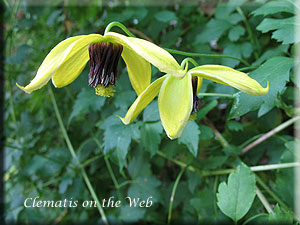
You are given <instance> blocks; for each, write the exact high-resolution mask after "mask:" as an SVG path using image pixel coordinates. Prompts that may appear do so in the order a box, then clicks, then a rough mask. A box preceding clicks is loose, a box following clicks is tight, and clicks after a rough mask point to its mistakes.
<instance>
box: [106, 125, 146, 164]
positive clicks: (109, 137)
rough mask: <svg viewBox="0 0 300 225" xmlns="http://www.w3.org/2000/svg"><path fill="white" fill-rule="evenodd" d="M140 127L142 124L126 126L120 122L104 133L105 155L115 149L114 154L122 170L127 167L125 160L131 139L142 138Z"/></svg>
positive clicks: (107, 128)
mask: <svg viewBox="0 0 300 225" xmlns="http://www.w3.org/2000/svg"><path fill="white" fill-rule="evenodd" d="M139 126H140V123H134V124H129V125H124V124H121V122H120V124H114V125H112V126H108V127H106V129H105V131H104V154H107V153H108V152H109V151H111V150H113V149H115V152H114V154H116V156H117V158H118V161H119V167H120V170H121V169H122V168H123V166H124V165H126V161H125V159H126V156H127V153H128V148H129V145H130V143H131V139H138V138H140V130H139ZM101 128H103V127H101Z"/></svg>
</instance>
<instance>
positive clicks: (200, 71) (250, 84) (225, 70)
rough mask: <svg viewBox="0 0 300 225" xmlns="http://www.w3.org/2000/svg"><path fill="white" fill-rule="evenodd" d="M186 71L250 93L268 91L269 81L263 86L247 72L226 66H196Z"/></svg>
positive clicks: (257, 94)
mask: <svg viewBox="0 0 300 225" xmlns="http://www.w3.org/2000/svg"><path fill="white" fill-rule="evenodd" d="M188 73H189V74H191V75H192V76H199V77H202V78H205V79H208V80H212V81H214V82H217V83H221V84H225V85H228V86H231V87H234V88H236V89H239V90H240V91H243V92H245V93H247V94H250V95H256V96H259V95H266V94H267V93H268V91H269V83H268V85H267V87H266V88H263V87H262V86H261V85H260V84H259V83H258V82H257V81H256V80H254V79H252V78H250V77H249V76H248V75H247V74H245V73H243V72H240V71H237V70H234V69H232V68H230V67H227V66H219V65H204V66H198V67H195V68H193V69H191V70H190V71H189V72H188Z"/></svg>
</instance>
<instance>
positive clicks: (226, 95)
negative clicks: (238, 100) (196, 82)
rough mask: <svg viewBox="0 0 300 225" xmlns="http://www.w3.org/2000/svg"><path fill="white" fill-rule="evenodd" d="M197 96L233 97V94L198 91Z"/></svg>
mask: <svg viewBox="0 0 300 225" xmlns="http://www.w3.org/2000/svg"><path fill="white" fill-rule="evenodd" d="M198 96H207V97H225V98H234V97H233V95H230V94H221V93H220V94H219V93H199V94H198Z"/></svg>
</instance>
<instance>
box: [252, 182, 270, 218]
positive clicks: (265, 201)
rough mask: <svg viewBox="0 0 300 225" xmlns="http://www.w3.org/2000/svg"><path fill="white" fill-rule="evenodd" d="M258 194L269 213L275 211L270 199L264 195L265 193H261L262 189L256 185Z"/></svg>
mask: <svg viewBox="0 0 300 225" xmlns="http://www.w3.org/2000/svg"><path fill="white" fill-rule="evenodd" d="M256 188H257V189H256V194H257V197H258V198H259V200H260V201H261V203H262V204H263V205H264V207H265V209H266V210H267V212H268V213H272V214H273V213H274V211H273V209H272V207H271V205H270V203H269V202H268V200H267V199H266V198H265V196H264V195H263V193H261V191H260V190H259V189H258V187H256Z"/></svg>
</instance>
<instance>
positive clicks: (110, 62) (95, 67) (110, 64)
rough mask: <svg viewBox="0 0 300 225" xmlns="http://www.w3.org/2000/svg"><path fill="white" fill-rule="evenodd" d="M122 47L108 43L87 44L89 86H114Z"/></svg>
mask: <svg viewBox="0 0 300 225" xmlns="http://www.w3.org/2000/svg"><path fill="white" fill-rule="evenodd" d="M122 51H123V46H122V45H119V44H112V43H108V42H99V43H93V44H89V55H90V72H89V85H90V86H92V87H94V88H96V87H97V85H99V84H100V85H103V86H104V87H107V86H109V85H115V84H116V80H117V78H118V70H117V67H118V62H119V59H120V56H121V54H122Z"/></svg>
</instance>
